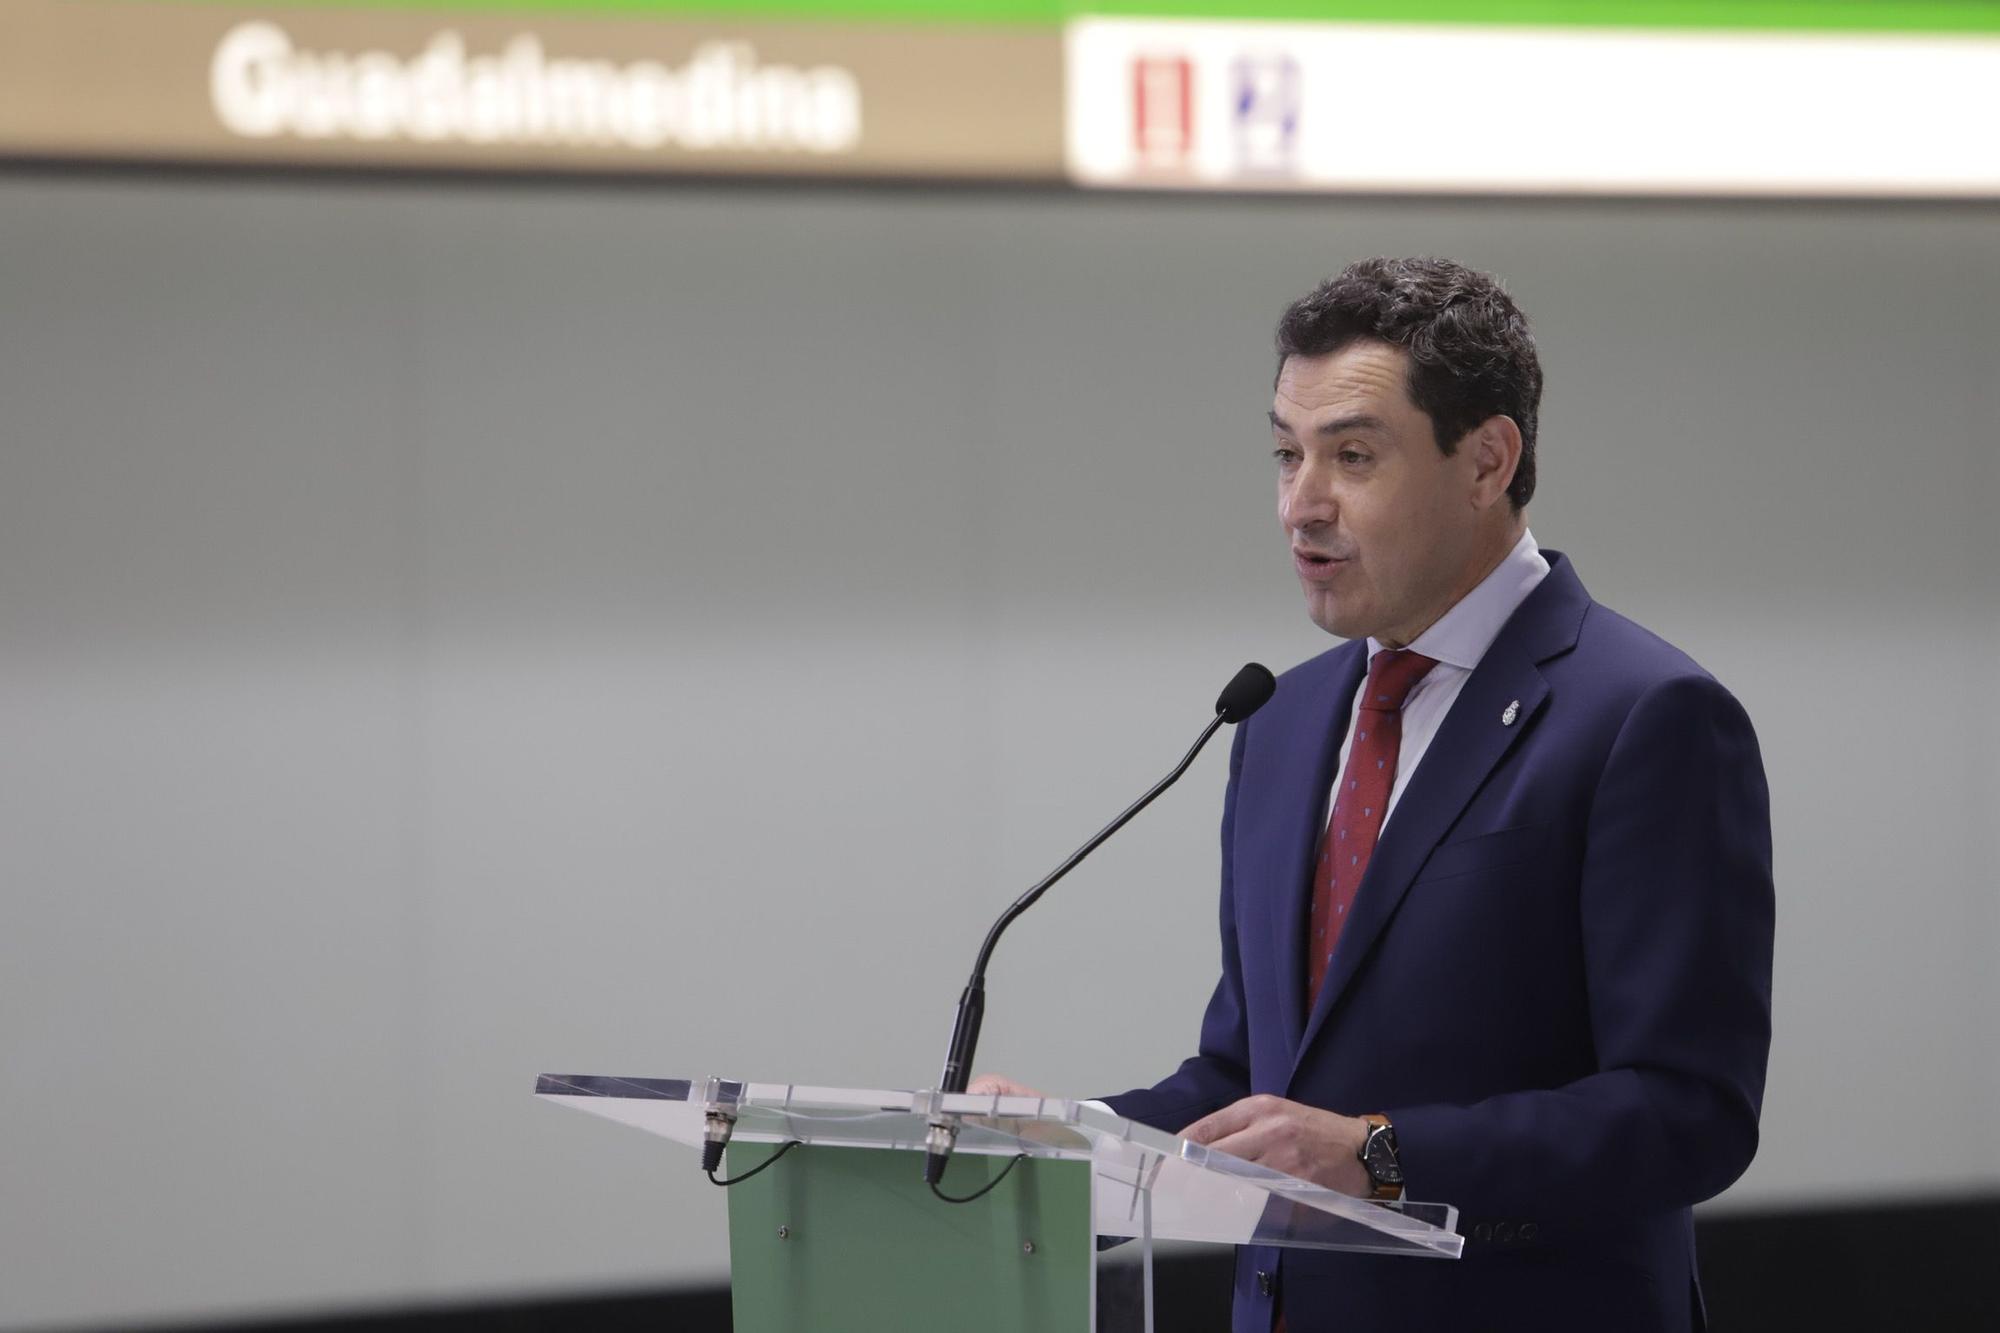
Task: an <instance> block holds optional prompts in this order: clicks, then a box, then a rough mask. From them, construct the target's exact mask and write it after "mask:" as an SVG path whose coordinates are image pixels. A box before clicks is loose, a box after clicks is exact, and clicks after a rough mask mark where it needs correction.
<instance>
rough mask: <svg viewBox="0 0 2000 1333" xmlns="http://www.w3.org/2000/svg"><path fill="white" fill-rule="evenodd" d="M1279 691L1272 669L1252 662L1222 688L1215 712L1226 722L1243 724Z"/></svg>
mask: <svg viewBox="0 0 2000 1333" xmlns="http://www.w3.org/2000/svg"><path fill="white" fill-rule="evenodd" d="M1277 690H1278V678H1277V677H1276V676H1273V675H1272V674H1271V671H1270V668H1268V667H1264V666H1260V665H1259V664H1258V663H1256V662H1251V663H1249V664H1248V665H1246V666H1245V667H1244V668H1243V669H1242V670H1241V671H1239V672H1237V673H1236V674H1235V676H1233V677H1231V678H1230V681H1229V683H1228V684H1227V685H1224V686H1223V687H1222V697H1221V698H1219V699H1217V700H1216V701H1215V711H1216V712H1218V713H1220V714H1221V715H1222V720H1223V721H1224V722H1241V721H1242V720H1243V719H1244V718H1246V717H1249V716H1250V715H1251V714H1252V713H1254V712H1256V711H1257V710H1258V709H1260V708H1262V707H1263V706H1264V705H1265V704H1266V703H1267V702H1269V701H1270V698H1271V696H1272V695H1273V694H1275V693H1277Z"/></svg>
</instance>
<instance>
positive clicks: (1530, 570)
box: [1368, 529, 1549, 671]
mask: <svg viewBox="0 0 2000 1333" xmlns="http://www.w3.org/2000/svg"><path fill="white" fill-rule="evenodd" d="M1548 573H1549V562H1548V561H1547V560H1546V559H1545V558H1544V557H1543V555H1542V550H1541V547H1539V546H1538V545H1536V544H1535V534H1534V533H1532V532H1530V531H1528V530H1526V529H1523V530H1522V532H1521V540H1520V541H1517V542H1515V543H1514V549H1513V550H1511V551H1509V552H1507V554H1506V556H1505V558H1503V559H1502V560H1501V561H1500V563H1499V564H1497V565H1495V566H1494V567H1493V572H1492V573H1490V574H1488V575H1487V576H1486V577H1485V578H1483V579H1481V580H1480V581H1479V586H1478V587H1476V588H1474V589H1473V590H1472V591H1471V592H1469V593H1467V594H1465V596H1463V597H1461V598H1459V599H1458V601H1457V602H1456V603H1454V604H1453V605H1452V608H1451V609H1450V610H1449V611H1446V612H1445V613H1444V614H1443V615H1441V616H1439V617H1438V618H1437V620H1436V621H1435V622H1434V623H1433V624H1432V625H1431V627H1430V628H1429V629H1427V630H1425V631H1424V632H1423V633H1422V634H1419V635H1418V636H1417V637H1416V641H1415V642H1413V643H1412V644H1410V646H1409V647H1410V651H1411V652H1413V653H1422V654H1423V655H1424V656H1425V657H1429V658H1434V659H1436V660H1437V661H1439V662H1442V663H1444V664H1445V665H1447V666H1455V667H1458V668H1460V669H1462V670H1465V671H1471V670H1472V669H1473V668H1475V667H1477V666H1478V665H1479V659H1480V658H1482V657H1484V656H1486V650H1487V649H1488V648H1491V647H1492V646H1493V640H1495V639H1497V638H1499V637H1500V630H1501V627H1502V626H1504V625H1505V624H1506V623H1507V621H1508V618H1509V617H1511V616H1512V615H1513V614H1514V612H1515V610H1516V609H1518V608H1519V607H1520V605H1521V603H1522V602H1525V601H1526V600H1528V594H1529V593H1531V592H1533V591H1534V590H1535V585H1536V584H1538V583H1540V582H1541V581H1542V580H1543V579H1544V578H1546V577H1548ZM1383 646H1384V645H1383V644H1382V643H1381V642H1380V641H1379V640H1377V639H1374V638H1372V637H1371V638H1370V639H1369V640H1368V660H1369V661H1371V662H1372V661H1374V660H1375V654H1377V653H1379V652H1381V651H1382V649H1383Z"/></svg>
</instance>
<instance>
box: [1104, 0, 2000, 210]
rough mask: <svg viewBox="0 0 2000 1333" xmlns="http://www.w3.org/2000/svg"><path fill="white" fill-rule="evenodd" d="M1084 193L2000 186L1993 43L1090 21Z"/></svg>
mask: <svg viewBox="0 0 2000 1333" xmlns="http://www.w3.org/2000/svg"><path fill="white" fill-rule="evenodd" d="M1065 58H1066V62H1067V70H1066V79H1067V89H1068V101H1067V107H1066V151H1067V158H1068V166H1069V173H1070V176H1071V179H1073V180H1075V181H1076V182H1077V183H1078V184H1082V185H1092V186H1126V187H1141V188H1170V189H1171V188H1189V189H1236V190H1240V189H1253V190H1254V189H1300V190H1366V191H1439V190H1444V191H1482V192H1484V191H1500V192H1527V193H1574V192H1583V193H1611V194H1674V193H1687V194H1725V195H1737V194H1753V195H1814V194H1837V195H1923V196H1939V195H1972V196H1996V195H2000V133H1996V128H2000V39H1995V38H1989V37H1939V36H1922V37H1915V36H1899V35H1886V34H1883V35H1878V34H1851V33H1839V34H1819V33H1811V34H1765V33H1707V32H1702V33H1692V32H1679V31H1674V32H1657V31H1645V32H1641V31H1632V30H1603V29H1541V28H1514V27H1510V28H1472V27H1397V26H1377V25H1363V24H1353V25H1346V24H1341V25H1336V24H1311V25H1306V24H1278V23H1270V24H1265V23H1205V22H1178V21H1171V20H1120V19H1085V20H1079V21H1077V22H1075V23H1072V24H1070V25H1069V27H1068V29H1067V34H1066V57H1065Z"/></svg>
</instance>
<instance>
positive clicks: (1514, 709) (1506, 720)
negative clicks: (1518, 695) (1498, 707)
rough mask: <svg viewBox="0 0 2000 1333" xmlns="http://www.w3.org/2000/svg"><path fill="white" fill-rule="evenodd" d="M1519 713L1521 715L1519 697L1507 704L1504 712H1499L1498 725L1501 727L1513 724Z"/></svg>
mask: <svg viewBox="0 0 2000 1333" xmlns="http://www.w3.org/2000/svg"><path fill="white" fill-rule="evenodd" d="M1520 715H1521V701H1520V700H1519V699H1516V700H1515V701H1514V702H1513V703H1510V704H1508V705H1507V711H1506V712H1504V713H1502V714H1500V725H1501V726H1503V727H1511V726H1513V725H1514V719H1515V718H1517V717H1519V716H1520Z"/></svg>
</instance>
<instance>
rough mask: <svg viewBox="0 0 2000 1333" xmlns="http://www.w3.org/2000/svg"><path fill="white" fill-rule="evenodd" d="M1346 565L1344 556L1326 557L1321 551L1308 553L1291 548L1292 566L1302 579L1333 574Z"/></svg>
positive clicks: (1297, 548)
mask: <svg viewBox="0 0 2000 1333" xmlns="http://www.w3.org/2000/svg"><path fill="white" fill-rule="evenodd" d="M1346 563H1347V558H1346V557H1344V556H1332V555H1327V554H1326V553H1324V552H1322V551H1308V550H1304V549H1302V548H1300V547H1297V546H1294V547H1293V548H1292V565H1293V567H1294V568H1296V569H1297V570H1298V571H1299V574H1300V575H1301V576H1302V577H1304V578H1309V579H1310V578H1319V577H1324V576H1326V575H1328V574H1332V573H1334V572H1335V571H1336V570H1338V569H1340V568H1341V567H1342V566H1343V565H1345V564H1346Z"/></svg>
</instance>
